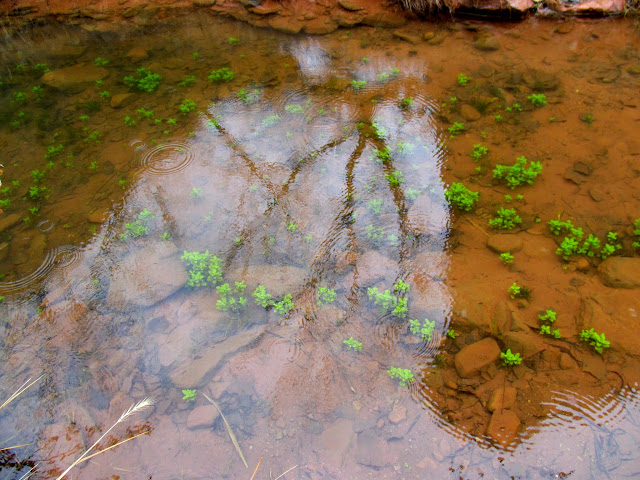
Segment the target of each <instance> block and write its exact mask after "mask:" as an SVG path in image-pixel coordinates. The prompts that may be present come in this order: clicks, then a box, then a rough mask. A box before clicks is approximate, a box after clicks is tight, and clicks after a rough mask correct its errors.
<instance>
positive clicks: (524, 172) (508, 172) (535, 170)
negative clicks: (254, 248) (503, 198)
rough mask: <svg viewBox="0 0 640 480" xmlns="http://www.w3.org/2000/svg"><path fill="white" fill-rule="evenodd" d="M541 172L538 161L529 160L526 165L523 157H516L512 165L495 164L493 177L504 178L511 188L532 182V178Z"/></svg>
mask: <svg viewBox="0 0 640 480" xmlns="http://www.w3.org/2000/svg"><path fill="white" fill-rule="evenodd" d="M541 172H542V165H541V164H540V162H535V161H534V162H531V163H530V164H529V166H527V159H526V158H525V157H518V158H517V159H516V163H514V164H513V165H510V166H509V165H496V168H495V169H494V170H493V178H497V179H504V180H505V181H506V182H507V185H508V186H509V187H511V188H516V187H519V186H521V185H524V184H525V183H528V184H529V185H532V184H533V180H534V179H535V178H536V177H537V176H538V175H539V174H540V173H541Z"/></svg>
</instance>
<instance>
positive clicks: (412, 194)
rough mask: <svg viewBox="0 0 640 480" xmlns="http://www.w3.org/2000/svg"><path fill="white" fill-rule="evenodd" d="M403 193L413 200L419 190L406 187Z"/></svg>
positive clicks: (418, 193) (418, 194)
mask: <svg viewBox="0 0 640 480" xmlns="http://www.w3.org/2000/svg"><path fill="white" fill-rule="evenodd" d="M404 194H405V195H406V196H407V198H408V199H409V200H411V201H414V200H415V199H416V198H418V197H419V196H420V190H417V189H415V188H407V189H406V190H405V192H404Z"/></svg>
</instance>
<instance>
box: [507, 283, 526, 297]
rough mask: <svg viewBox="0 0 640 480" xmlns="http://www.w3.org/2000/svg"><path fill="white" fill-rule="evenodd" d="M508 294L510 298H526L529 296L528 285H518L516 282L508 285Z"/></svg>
mask: <svg viewBox="0 0 640 480" xmlns="http://www.w3.org/2000/svg"><path fill="white" fill-rule="evenodd" d="M509 296H510V297H511V298H516V297H517V298H523V299H525V300H528V299H529V298H530V297H531V290H530V289H529V287H525V286H522V285H518V284H517V283H516V282H513V284H512V285H511V286H510V287H509Z"/></svg>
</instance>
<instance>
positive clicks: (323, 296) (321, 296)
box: [316, 287, 337, 307]
mask: <svg viewBox="0 0 640 480" xmlns="http://www.w3.org/2000/svg"><path fill="white" fill-rule="evenodd" d="M336 298H337V295H336V292H335V290H334V289H333V288H328V287H318V301H317V302H316V304H317V305H318V306H319V307H320V306H322V305H327V304H329V303H333V302H334V301H335V300H336Z"/></svg>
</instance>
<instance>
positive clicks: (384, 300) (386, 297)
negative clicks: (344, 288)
mask: <svg viewBox="0 0 640 480" xmlns="http://www.w3.org/2000/svg"><path fill="white" fill-rule="evenodd" d="M367 295H368V296H369V300H373V303H374V304H375V305H378V306H380V307H381V308H380V314H381V315H386V314H389V313H390V314H391V315H393V316H394V317H398V318H405V317H406V316H407V311H408V306H407V299H406V298H399V297H396V296H395V295H393V294H392V293H391V291H390V290H385V291H384V292H380V291H379V290H378V288H377V287H372V288H369V289H367Z"/></svg>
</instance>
